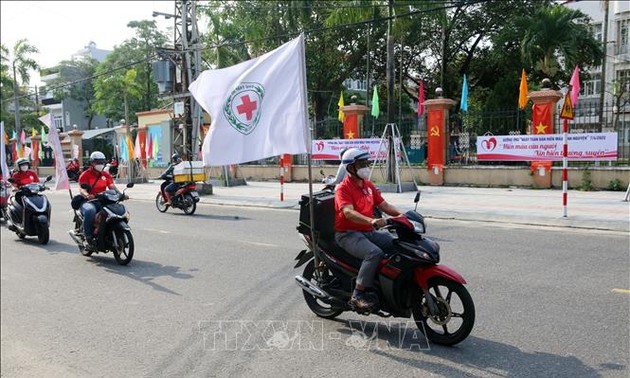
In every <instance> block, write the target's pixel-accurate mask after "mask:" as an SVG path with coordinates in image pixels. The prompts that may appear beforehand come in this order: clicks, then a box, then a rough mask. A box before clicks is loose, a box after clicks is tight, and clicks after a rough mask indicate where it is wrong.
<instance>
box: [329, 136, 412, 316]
mask: <svg viewBox="0 0 630 378" xmlns="http://www.w3.org/2000/svg"><path fill="white" fill-rule="evenodd" d="M369 157H370V154H369V153H368V152H364V151H361V150H360V149H358V148H350V149H348V150H347V151H346V152H345V153H344V154H343V157H342V163H343V164H345V166H346V171H347V173H348V175H347V176H346V177H345V178H344V179H343V181H342V182H341V184H339V186H337V190H336V191H335V241H336V242H337V244H339V246H341V247H342V248H343V249H344V250H346V251H347V252H348V253H349V254H351V255H352V256H354V257H357V258H360V259H362V260H363V263H362V264H361V268H360V269H359V273H358V276H357V280H356V286H355V289H354V292H353V294H352V298H351V299H350V304H352V305H354V306H355V307H357V308H361V309H369V308H371V307H373V306H374V305H375V304H376V303H377V302H378V298H377V297H376V295H375V294H374V293H372V292H370V289H371V288H372V284H373V281H374V277H375V276H376V272H377V269H378V265H379V262H380V261H381V259H382V258H383V256H384V253H383V251H388V250H391V249H392V248H393V240H394V238H393V236H392V235H391V234H390V233H389V232H387V231H377V230H375V229H376V228H379V227H382V226H385V224H386V221H385V219H383V218H374V217H373V214H374V207H375V206H376V207H378V208H379V209H380V210H381V211H383V212H384V213H386V214H388V215H390V216H394V217H396V216H400V215H401V212H400V210H398V209H397V208H396V207H395V206H393V205H391V204H390V203H388V202H387V201H385V199H384V198H383V197H382V196H381V193H380V192H379V191H378V190H377V189H376V187H375V186H374V184H372V183H371V182H370V180H369V179H368V177H369V174H370V168H369V165H370V162H369Z"/></svg>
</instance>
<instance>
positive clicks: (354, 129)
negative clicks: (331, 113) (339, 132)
mask: <svg viewBox="0 0 630 378" xmlns="http://www.w3.org/2000/svg"><path fill="white" fill-rule="evenodd" d="M343 138H344V139H358V138H360V136H359V120H358V117H357V115H356V114H346V115H345V118H344V120H343Z"/></svg>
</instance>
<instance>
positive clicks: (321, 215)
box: [298, 190, 335, 236]
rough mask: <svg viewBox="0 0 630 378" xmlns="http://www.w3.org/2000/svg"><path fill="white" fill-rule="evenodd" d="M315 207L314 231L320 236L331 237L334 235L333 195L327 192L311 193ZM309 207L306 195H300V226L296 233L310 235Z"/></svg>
mask: <svg viewBox="0 0 630 378" xmlns="http://www.w3.org/2000/svg"><path fill="white" fill-rule="evenodd" d="M313 200H314V201H313V205H314V207H315V217H314V218H315V227H314V228H315V231H317V232H319V234H320V235H322V236H324V235H327V236H332V235H334V233H335V193H333V192H330V191H328V190H322V191H321V192H315V193H313ZM310 225H311V219H310V206H309V196H308V194H304V195H302V199H301V200H300V225H299V226H298V231H299V232H300V233H302V234H309V233H310Z"/></svg>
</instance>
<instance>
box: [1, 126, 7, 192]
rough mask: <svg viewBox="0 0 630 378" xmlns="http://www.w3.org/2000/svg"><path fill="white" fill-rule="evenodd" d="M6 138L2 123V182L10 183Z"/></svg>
mask: <svg viewBox="0 0 630 378" xmlns="http://www.w3.org/2000/svg"><path fill="white" fill-rule="evenodd" d="M4 137H5V134H4V121H2V122H0V138H2V145H0V166H1V169H2V181H4V182H8V181H7V180H8V179H9V167H8V166H7V150H6V145H5V138H4Z"/></svg>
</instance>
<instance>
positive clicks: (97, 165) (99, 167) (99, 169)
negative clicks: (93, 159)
mask: <svg viewBox="0 0 630 378" xmlns="http://www.w3.org/2000/svg"><path fill="white" fill-rule="evenodd" d="M103 168H105V165H103V164H96V165H95V166H94V169H96V170H97V171H99V172H100V171H102V170H103Z"/></svg>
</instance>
